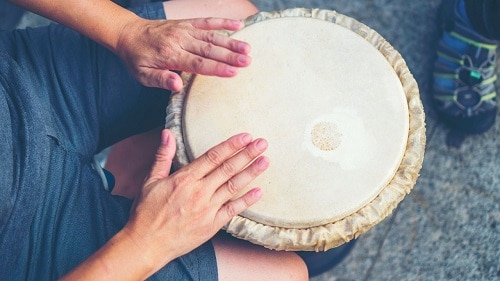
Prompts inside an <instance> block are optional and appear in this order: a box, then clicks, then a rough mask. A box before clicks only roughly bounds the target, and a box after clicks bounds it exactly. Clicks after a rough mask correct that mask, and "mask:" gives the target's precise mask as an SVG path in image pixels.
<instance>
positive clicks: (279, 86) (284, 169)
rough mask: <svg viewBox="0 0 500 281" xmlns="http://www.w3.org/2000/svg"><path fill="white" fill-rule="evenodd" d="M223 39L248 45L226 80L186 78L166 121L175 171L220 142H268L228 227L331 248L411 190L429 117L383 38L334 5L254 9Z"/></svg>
mask: <svg viewBox="0 0 500 281" xmlns="http://www.w3.org/2000/svg"><path fill="white" fill-rule="evenodd" d="M230 36H232V37H234V38H236V39H238V40H242V41H245V42H248V43H249V44H250V45H251V46H252V52H251V55H252V58H253V62H252V64H251V65H250V66H249V67H247V68H244V69H241V70H240V73H239V74H238V75H237V76H236V77H233V78H219V77H208V76H203V75H191V74H183V76H184V77H183V78H184V79H185V82H186V84H187V86H186V87H185V89H184V90H183V91H181V92H178V93H174V94H173V95H172V99H171V104H170V105H169V107H168V108H167V124H166V127H167V128H169V129H171V130H172V131H173V133H174V134H175V135H176V141H177V154H176V159H175V163H174V164H176V165H177V166H178V167H180V166H183V165H186V164H188V163H189V162H190V161H192V160H193V159H195V158H197V157H199V156H200V155H201V154H203V153H204V152H206V150H208V149H209V148H210V147H212V146H214V145H216V144H218V143H220V142H221V141H223V140H224V139H226V138H228V137H230V136H232V135H234V134H237V133H240V132H249V133H251V134H252V135H253V136H256V137H263V138H265V139H267V141H268V143H269V148H268V150H267V151H266V153H265V154H266V155H267V156H268V157H269V159H270V161H271V162H270V167H269V168H268V170H266V171H265V172H264V173H263V174H262V175H261V176H260V177H258V178H257V179H256V180H255V181H254V182H252V183H251V185H250V186H249V187H253V186H259V187H261V188H262V189H263V191H264V196H263V198H262V199H261V200H260V201H259V202H257V203H256V204H255V205H253V206H251V207H250V208H249V209H247V210H246V211H245V212H243V213H242V214H240V215H239V216H236V217H234V218H233V219H232V220H231V221H230V222H229V223H228V224H227V225H226V227H225V229H226V231H227V232H229V233H231V234H232V235H233V236H235V237H238V238H241V239H245V240H248V241H250V242H253V243H255V244H259V245H262V246H265V247H267V248H270V249H276V250H296V251H312V250H314V251H326V250H328V249H331V248H334V247H337V246H339V245H341V244H343V243H345V242H348V241H350V240H351V239H353V238H356V237H358V236H359V235H361V234H363V233H365V232H366V231H368V230H369V229H371V228H372V227H373V226H375V225H376V224H377V223H379V222H380V221H381V220H383V219H384V218H385V217H386V216H388V215H389V214H390V213H391V212H392V211H393V209H394V208H395V207H396V206H397V205H398V203H399V202H400V201H401V200H402V199H403V198H404V196H405V195H406V194H408V193H409V192H410V191H411V189H412V188H413V186H414V184H415V182H416V180H417V177H418V174H419V171H420V168H421V164H422V160H423V155H424V148H425V122H424V111H423V108H422V103H421V101H420V98H419V91H418V86H417V84H416V82H415V80H414V78H413V76H412V75H411V73H410V71H409V70H408V68H407V66H406V64H405V62H404V60H403V59H402V57H401V56H400V54H399V53H398V52H397V51H396V50H395V49H394V48H393V47H392V46H391V45H390V44H389V43H388V42H387V41H386V40H384V39H383V38H382V37H381V36H380V35H379V34H377V33H376V32H375V31H373V30H372V29H370V28H368V27H367V26H365V25H363V24H361V23H359V22H358V21H356V20H354V19H352V18H350V17H347V16H344V15H341V14H339V13H337V12H334V11H329V10H318V9H315V10H308V9H290V10H284V11H279V12H273V13H265V12H263V13H259V14H257V15H255V16H252V17H250V18H248V19H247V20H246V24H245V27H244V28H243V29H241V30H240V31H237V32H235V33H233V34H231V35H230Z"/></svg>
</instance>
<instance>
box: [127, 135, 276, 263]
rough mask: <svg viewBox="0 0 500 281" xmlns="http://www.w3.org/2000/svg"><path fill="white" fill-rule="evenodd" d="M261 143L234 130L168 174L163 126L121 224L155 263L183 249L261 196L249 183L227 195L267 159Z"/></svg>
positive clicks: (171, 149)
mask: <svg viewBox="0 0 500 281" xmlns="http://www.w3.org/2000/svg"><path fill="white" fill-rule="evenodd" d="M266 148H267V142H266V141H265V140H263V139H256V140H252V137H251V136H250V135H248V134H239V135H236V136H233V137H231V138H229V139H228V140H226V141H224V142H222V143H221V144H219V145H217V146H215V147H214V148H212V149H210V150H209V151H208V152H207V153H205V154H204V155H202V156H201V157H199V158H198V159H196V160H194V161H193V162H192V163H190V164H189V165H187V166H185V167H183V168H182V169H180V170H178V171H177V172H175V173H173V174H172V175H170V176H169V175H168V174H169V171H170V167H171V163H172V159H173V157H174V153H175V140H174V137H173V135H172V134H171V133H170V131H168V130H164V131H163V132H162V143H161V144H160V147H159V149H158V152H157V155H156V162H155V164H154V166H153V168H152V171H151V174H150V176H149V178H148V179H147V180H146V183H145V185H144V188H143V189H142V192H141V194H140V195H139V197H138V198H137V199H136V201H135V202H134V206H133V207H132V210H131V215H130V219H129V222H128V223H127V225H126V226H125V228H124V230H126V231H127V232H128V234H129V236H130V237H133V239H134V240H135V241H136V244H138V245H141V246H143V248H144V249H145V251H146V252H148V253H150V254H148V255H147V256H149V257H154V258H151V259H150V260H153V261H155V262H158V264H157V268H160V267H162V266H164V265H165V264H166V263H168V262H169V261H170V260H172V259H174V258H176V257H178V256H181V255H183V254H185V253H188V252H189V251H191V250H192V249H194V248H196V247H198V246H199V245H201V244H203V243H204V242H206V241H207V240H209V239H210V238H211V237H212V236H213V235H215V233H216V232H217V231H218V230H220V229H221V228H222V227H223V226H224V225H225V224H226V223H227V222H228V221H229V220H230V219H231V218H232V217H234V216H235V215H237V214H239V213H240V212H242V211H243V210H245V209H246V208H248V207H249V206H250V205H252V204H254V203H255V202H257V201H258V200H259V199H260V198H261V196H262V191H261V190H260V189H259V188H254V189H251V190H249V191H248V192H246V193H245V194H243V195H242V196H241V197H239V198H237V199H233V197H234V196H235V195H236V194H238V193H239V192H240V191H241V189H242V188H244V187H246V186H247V185H248V184H249V183H250V181H252V180H253V179H254V178H256V177H257V176H258V175H259V174H261V173H262V172H263V171H264V170H266V169H267V167H268V165H269V161H268V159H267V158H266V157H264V156H260V155H261V154H262V153H263V152H264V151H265V150H266Z"/></svg>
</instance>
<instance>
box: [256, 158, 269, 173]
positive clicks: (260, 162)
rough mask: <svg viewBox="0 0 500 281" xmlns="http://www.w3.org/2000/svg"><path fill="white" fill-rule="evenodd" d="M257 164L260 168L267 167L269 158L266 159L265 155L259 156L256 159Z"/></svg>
mask: <svg viewBox="0 0 500 281" xmlns="http://www.w3.org/2000/svg"><path fill="white" fill-rule="evenodd" d="M257 166H258V167H259V168H261V169H262V170H265V169H267V167H269V160H268V159H267V157H261V158H259V159H257Z"/></svg>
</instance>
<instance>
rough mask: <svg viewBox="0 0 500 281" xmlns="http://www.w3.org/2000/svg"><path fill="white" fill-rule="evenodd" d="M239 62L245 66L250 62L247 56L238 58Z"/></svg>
mask: <svg viewBox="0 0 500 281" xmlns="http://www.w3.org/2000/svg"><path fill="white" fill-rule="evenodd" d="M238 62H239V63H241V64H245V63H247V62H248V57H247V56H238Z"/></svg>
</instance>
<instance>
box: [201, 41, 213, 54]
mask: <svg viewBox="0 0 500 281" xmlns="http://www.w3.org/2000/svg"><path fill="white" fill-rule="evenodd" d="M213 47H214V45H213V44H211V43H208V44H205V45H204V46H202V47H201V52H200V53H201V54H202V56H204V57H210V55H211V54H212V49H213Z"/></svg>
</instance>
